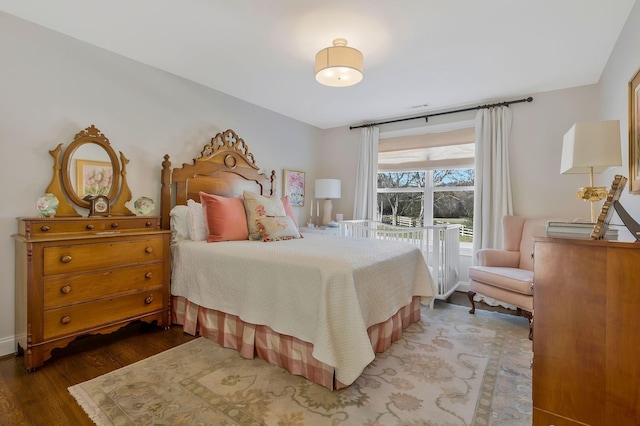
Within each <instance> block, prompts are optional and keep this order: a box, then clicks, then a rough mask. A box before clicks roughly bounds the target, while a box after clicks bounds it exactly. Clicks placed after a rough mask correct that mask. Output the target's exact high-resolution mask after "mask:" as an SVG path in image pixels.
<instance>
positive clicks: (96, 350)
mask: <svg viewBox="0 0 640 426" xmlns="http://www.w3.org/2000/svg"><path fill="white" fill-rule="evenodd" d="M450 302H451V303H454V304H458V305H463V306H470V304H469V301H468V300H467V295H466V293H455V294H454V295H452V297H451V298H450ZM437 303H445V302H441V301H437ZM476 305H477V308H478V309H489V310H497V311H502V308H492V307H489V306H487V305H484V304H476ZM507 312H509V311H507ZM511 312H513V311H511ZM192 339H194V337H193V336H190V335H187V334H184V333H183V332H182V327H181V326H173V327H171V329H169V330H162V329H161V328H158V327H155V326H149V325H147V324H143V323H134V324H130V325H129V326H127V327H124V328H122V329H121V330H118V331H117V332H115V333H112V334H108V335H104V336H100V335H99V336H87V337H83V338H80V339H77V340H75V341H74V342H72V343H71V344H70V345H69V346H67V347H66V348H64V349H57V350H55V351H54V356H53V358H52V359H50V360H49V361H47V362H45V364H44V366H42V367H40V368H38V369H37V370H36V371H34V372H33V373H28V372H27V371H26V369H25V366H24V359H23V358H22V357H15V356H13V355H7V356H4V357H2V358H0V424H2V425H7V426H8V425H21V426H22V425H34V426H40V425H43V426H44V425H46V426H52V425H60V426H68V425H74V426H82V425H92V424H93V423H92V422H91V420H89V417H88V416H87V415H86V414H85V412H84V410H83V409H82V408H81V407H80V406H79V405H78V404H77V403H76V401H75V399H74V398H73V397H72V396H71V394H69V391H68V390H67V388H68V387H69V386H72V385H75V384H78V383H81V382H84V381H86V380H90V379H93V378H95V377H98V376H100V375H102V374H105V373H108V372H110V371H113V370H116V369H118V368H120V367H124V366H125V365H129V364H132V363H134V362H137V361H140V360H141V359H144V358H147V357H150V356H152V355H155V354H157V353H160V352H162V351H165V350H167V349H170V348H172V347H175V346H178V345H180V344H182V343H186V342H188V341H190V340H192Z"/></svg>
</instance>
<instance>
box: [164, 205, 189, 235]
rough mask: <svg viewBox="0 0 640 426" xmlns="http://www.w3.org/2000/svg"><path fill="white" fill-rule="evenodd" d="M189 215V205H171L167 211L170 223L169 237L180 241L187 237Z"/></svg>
mask: <svg viewBox="0 0 640 426" xmlns="http://www.w3.org/2000/svg"><path fill="white" fill-rule="evenodd" d="M188 216H189V207H187V206H183V205H177V206H173V208H172V209H171V211H170V212H169V218H170V223H171V231H172V232H171V237H172V239H173V241H182V240H188V239H189V225H188V223H187V220H188V219H187V218H188Z"/></svg>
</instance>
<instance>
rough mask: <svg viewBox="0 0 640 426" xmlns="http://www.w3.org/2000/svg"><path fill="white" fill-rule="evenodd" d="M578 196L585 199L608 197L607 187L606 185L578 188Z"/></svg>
mask: <svg viewBox="0 0 640 426" xmlns="http://www.w3.org/2000/svg"><path fill="white" fill-rule="evenodd" d="M576 198H577V199H579V200H585V201H600V200H604V199H605V198H607V188H606V187H604V186H585V187H584V188H580V189H578V193H577V194H576Z"/></svg>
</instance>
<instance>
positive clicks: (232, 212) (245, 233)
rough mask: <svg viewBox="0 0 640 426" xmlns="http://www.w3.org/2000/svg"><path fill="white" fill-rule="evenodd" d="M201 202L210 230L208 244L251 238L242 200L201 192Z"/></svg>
mask: <svg viewBox="0 0 640 426" xmlns="http://www.w3.org/2000/svg"><path fill="white" fill-rule="evenodd" d="M200 202H202V207H203V209H204V217H205V219H206V223H207V229H208V230H209V231H208V232H209V233H208V235H207V242H210V243H215V242H218V241H239V240H246V239H247V238H248V237H249V230H248V229H247V219H246V217H245V214H244V203H243V202H242V198H240V197H235V198H227V197H221V196H219V195H212V194H207V193H205V192H200Z"/></svg>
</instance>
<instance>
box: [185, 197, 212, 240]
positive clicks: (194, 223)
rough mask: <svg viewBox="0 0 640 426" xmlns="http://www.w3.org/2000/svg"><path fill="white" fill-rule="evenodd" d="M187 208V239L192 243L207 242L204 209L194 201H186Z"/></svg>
mask: <svg viewBox="0 0 640 426" xmlns="http://www.w3.org/2000/svg"><path fill="white" fill-rule="evenodd" d="M187 207H189V216H187V225H188V227H189V238H191V239H192V240H193V241H206V240H207V234H208V232H207V222H205V220H204V209H203V208H202V204H200V203H199V202H197V201H194V200H191V199H189V200H187Z"/></svg>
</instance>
